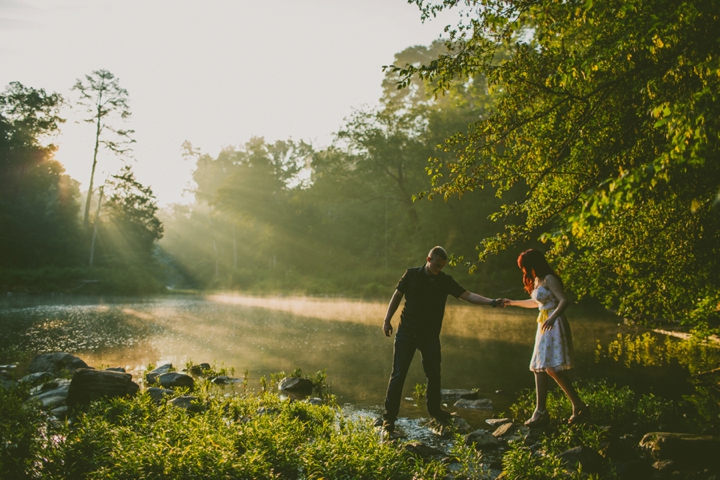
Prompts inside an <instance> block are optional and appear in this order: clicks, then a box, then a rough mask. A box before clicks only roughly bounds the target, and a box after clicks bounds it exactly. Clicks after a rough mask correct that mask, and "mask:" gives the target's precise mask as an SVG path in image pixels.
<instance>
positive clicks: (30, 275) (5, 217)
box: [0, 72, 163, 293]
mask: <svg viewBox="0 0 720 480" xmlns="http://www.w3.org/2000/svg"><path fill="white" fill-rule="evenodd" d="M106 73H109V72H106ZM62 105H63V98H62V97H61V96H60V95H59V94H57V93H52V94H48V93H46V92H45V91H44V90H42V89H34V88H31V87H25V86H23V85H21V84H20V83H17V82H13V83H11V84H10V85H9V86H8V87H7V88H6V90H5V91H4V92H3V93H0V286H2V288H3V289H7V290H10V291H13V290H15V291H29V292H38V291H52V292H58V291H60V292H68V291H77V292H78V293H88V292H90V291H94V292H108V293H142V292H149V291H157V290H158V289H159V288H161V287H162V286H163V282H161V281H160V280H159V278H160V277H161V276H162V274H163V272H162V269H161V268H160V264H159V263H158V262H157V261H156V259H155V241H156V240H157V239H158V238H160V237H161V236H162V232H163V229H162V225H161V223H160V221H159V220H158V218H157V216H156V211H157V204H156V201H155V197H154V195H153V193H152V191H151V190H150V189H149V188H148V187H145V186H143V185H142V184H140V183H139V182H137V180H136V179H135V177H134V174H133V173H132V171H131V170H130V169H129V167H126V168H125V169H123V170H122V171H121V172H120V173H119V174H117V175H115V176H113V177H112V180H111V181H110V182H109V183H108V185H106V186H103V187H102V189H104V190H105V193H106V197H105V202H97V203H99V207H100V211H97V208H96V215H95V217H94V221H93V222H90V221H89V220H88V225H87V226H86V227H83V225H81V222H80V219H79V211H80V206H81V205H80V202H79V197H80V191H79V184H78V182H77V181H76V180H74V179H72V178H70V177H69V176H68V175H66V174H65V173H64V168H63V166H62V165H61V164H60V163H59V162H58V161H57V160H56V159H55V158H54V152H55V149H56V147H55V146H54V145H53V144H52V143H49V141H50V140H51V138H52V136H53V135H56V134H57V133H59V127H60V124H61V123H63V122H64V120H63V119H62V118H61V117H60V108H61V106H62ZM103 108H105V109H107V108H108V107H107V105H106V106H104V107H103ZM98 128H100V127H98ZM107 128H108V127H106V126H103V127H102V128H100V130H103V129H107ZM125 133H126V132H125ZM100 141H105V142H106V143H108V142H110V141H109V140H102V139H101V140H100ZM110 144H111V146H112V147H113V148H115V149H117V148H119V147H118V145H117V143H116V142H110ZM92 206H96V207H97V206H98V205H96V203H95V202H93V205H92ZM89 207H90V204H88V208H87V209H86V211H87V210H88V209H89ZM101 213H102V214H101ZM96 240H97V242H96ZM96 244H97V248H95V247H96ZM93 257H94V261H89V259H90V258H93ZM93 266H95V267H99V268H91V267H93Z"/></svg>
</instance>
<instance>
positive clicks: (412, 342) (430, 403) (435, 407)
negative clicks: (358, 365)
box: [383, 329, 441, 422]
mask: <svg viewBox="0 0 720 480" xmlns="http://www.w3.org/2000/svg"><path fill="white" fill-rule="evenodd" d="M415 350H420V354H421V355H422V365H423V370H424V371H425V376H426V377H427V393H426V395H425V398H426V400H425V402H426V406H427V411H428V413H429V414H430V416H433V417H434V416H438V415H439V414H440V411H441V410H440V408H441V407H440V338H439V337H438V336H435V337H432V336H431V337H429V338H428V337H423V336H417V335H414V334H412V333H405V332H403V331H402V329H399V330H398V333H397V334H396V335H395V344H394V348H393V369H392V374H391V375H390V382H389V383H388V389H387V395H386V396H385V413H384V414H383V418H384V419H385V420H387V421H390V422H394V421H395V420H396V419H397V416H398V413H399V411H400V400H401V399H402V389H403V385H404V384H405V377H406V376H407V372H408V370H409V369H410V364H411V363H412V359H413V356H414V355H415Z"/></svg>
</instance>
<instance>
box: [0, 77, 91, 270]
mask: <svg viewBox="0 0 720 480" xmlns="http://www.w3.org/2000/svg"><path fill="white" fill-rule="evenodd" d="M62 102H63V100H62V97H61V96H60V95H58V94H55V93H53V94H48V93H46V92H45V91H44V90H42V89H39V90H36V89H34V88H30V87H25V86H23V85H21V84H20V83H17V82H13V83H11V84H10V85H9V86H8V87H7V88H6V89H5V91H4V92H2V93H0V225H1V227H0V268H27V267H31V268H37V267H40V266H45V265H60V266H69V265H73V264H75V262H77V261H78V259H79V257H78V255H79V250H78V240H79V238H80V229H79V224H78V221H77V214H78V208H79V205H78V203H77V198H78V196H79V194H80V192H79V190H78V184H77V182H76V181H75V180H73V179H71V178H70V177H69V176H67V175H65V173H64V171H65V169H64V168H63V166H62V165H61V164H60V163H59V162H58V161H57V160H55V159H54V158H53V152H54V151H55V146H53V145H52V144H48V145H44V144H43V141H44V140H45V141H46V140H47V139H48V138H50V136H52V135H54V134H56V133H57V132H58V129H59V126H60V124H61V123H62V122H63V120H62V119H61V118H60V117H59V109H60V107H61V105H62Z"/></svg>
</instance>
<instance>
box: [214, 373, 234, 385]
mask: <svg viewBox="0 0 720 480" xmlns="http://www.w3.org/2000/svg"><path fill="white" fill-rule="evenodd" d="M210 381H211V382H212V383H214V384H216V385H225V384H226V383H230V381H231V378H230V377H228V376H227V375H220V376H218V377H213V378H212V379H211V380H210Z"/></svg>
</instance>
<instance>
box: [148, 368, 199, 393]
mask: <svg viewBox="0 0 720 480" xmlns="http://www.w3.org/2000/svg"><path fill="white" fill-rule="evenodd" d="M157 380H158V382H159V383H160V385H162V386H163V387H164V388H173V387H187V388H189V389H191V390H192V389H193V388H194V387H195V380H193V378H192V377H191V376H190V375H186V374H184V373H178V372H170V373H163V374H162V375H160V376H159V377H158V379H157Z"/></svg>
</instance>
